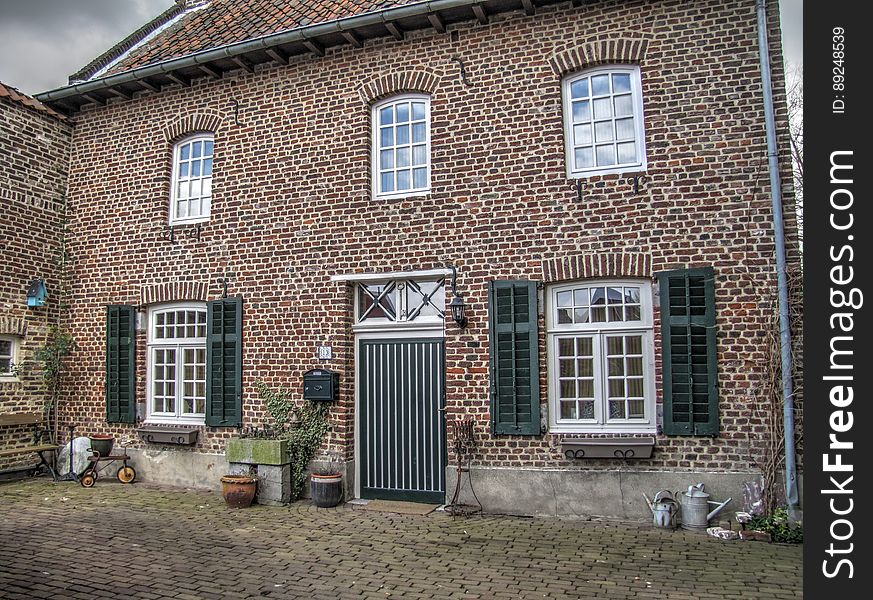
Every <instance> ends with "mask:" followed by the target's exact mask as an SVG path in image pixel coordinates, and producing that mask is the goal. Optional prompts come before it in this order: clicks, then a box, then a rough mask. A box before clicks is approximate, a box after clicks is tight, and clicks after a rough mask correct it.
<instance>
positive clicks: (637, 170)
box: [567, 165, 648, 179]
mask: <svg viewBox="0 0 873 600" xmlns="http://www.w3.org/2000/svg"><path fill="white" fill-rule="evenodd" d="M647 172H648V169H647V167H646V166H645V165H642V166H640V165H635V166H631V167H616V168H615V169H603V170H602V171H599V170H598V171H575V172H570V173H567V178H568V179H591V178H592V177H601V176H605V175H630V176H634V175H645V174H646V173H647Z"/></svg>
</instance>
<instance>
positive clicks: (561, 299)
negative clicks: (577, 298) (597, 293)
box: [557, 292, 573, 306]
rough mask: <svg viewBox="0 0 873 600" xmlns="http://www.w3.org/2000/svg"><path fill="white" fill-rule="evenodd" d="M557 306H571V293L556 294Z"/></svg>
mask: <svg viewBox="0 0 873 600" xmlns="http://www.w3.org/2000/svg"><path fill="white" fill-rule="evenodd" d="M557 296H558V306H573V292H558V294H557Z"/></svg>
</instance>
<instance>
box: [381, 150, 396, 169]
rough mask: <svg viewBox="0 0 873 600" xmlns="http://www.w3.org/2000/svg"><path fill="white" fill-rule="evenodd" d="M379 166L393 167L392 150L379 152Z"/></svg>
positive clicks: (384, 167) (383, 167)
mask: <svg viewBox="0 0 873 600" xmlns="http://www.w3.org/2000/svg"><path fill="white" fill-rule="evenodd" d="M379 168H380V169H383V170H384V169H393V168H394V151H393V150H382V151H381V152H379Z"/></svg>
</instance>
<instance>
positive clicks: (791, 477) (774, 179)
mask: <svg viewBox="0 0 873 600" xmlns="http://www.w3.org/2000/svg"><path fill="white" fill-rule="evenodd" d="M756 3H757V11H758V52H759V54H760V56H761V83H762V85H763V88H764V120H765V123H766V127H767V156H768V158H769V163H770V195H771V198H772V200H773V231H774V233H775V235H776V273H777V276H778V287H779V339H780V350H781V354H782V397H783V415H782V419H783V432H784V434H785V496H786V498H787V500H788V511H789V513H790V514H791V515H792V517H795V516H796V514H797V512H798V505H799V503H800V502H799V498H798V492H797V460H796V451H795V447H794V382H793V379H792V375H793V368H792V362H791V321H790V317H789V311H788V309H789V306H788V271H787V264H786V259H785V231H784V229H785V227H784V220H783V215H782V179H781V177H780V176H779V152H778V149H777V147H776V116H775V114H774V111H773V89H772V81H771V78H770V45H769V42H768V40H767V7H766V1H765V0H756Z"/></svg>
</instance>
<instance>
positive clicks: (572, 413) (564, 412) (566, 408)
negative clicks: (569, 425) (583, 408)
mask: <svg viewBox="0 0 873 600" xmlns="http://www.w3.org/2000/svg"><path fill="white" fill-rule="evenodd" d="M561 418H562V419H575V418H576V402H573V401H571V402H561Z"/></svg>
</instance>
